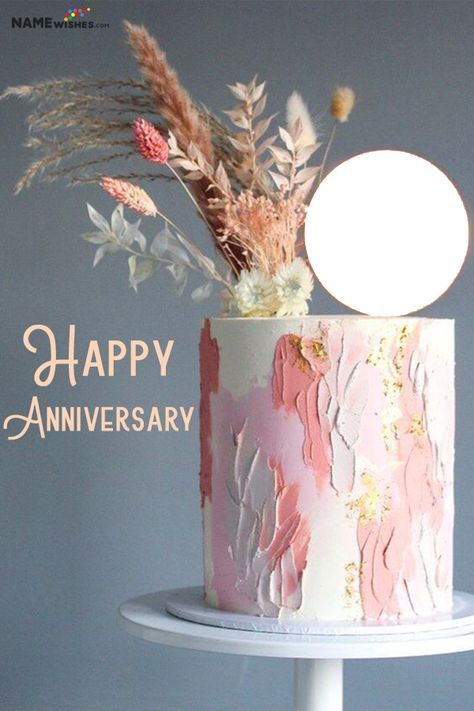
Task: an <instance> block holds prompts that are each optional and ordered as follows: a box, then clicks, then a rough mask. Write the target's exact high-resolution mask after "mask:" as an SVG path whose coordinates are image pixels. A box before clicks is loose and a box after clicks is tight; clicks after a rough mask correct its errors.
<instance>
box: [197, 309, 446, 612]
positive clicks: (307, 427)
mask: <svg viewBox="0 0 474 711" xmlns="http://www.w3.org/2000/svg"><path fill="white" fill-rule="evenodd" d="M200 356H201V413H200V414H201V474H200V484H201V499H202V507H203V522H204V568H205V595H206V600H207V602H208V603H209V604H210V605H212V606H214V607H218V608H220V609H223V610H228V611H234V612H240V613H247V614H249V615H264V616H268V617H280V618H300V619H312V620H361V619H364V620H387V619H408V618H413V617H417V616H428V615H432V614H434V613H436V612H440V611H448V610H449V609H450V608H451V605H452V548H453V542H452V534H453V519H454V504H453V460H454V321H452V320H447V319H442V320H440V319H426V318H391V319H381V318H369V317H362V316H360V317H359V316H335V317H329V316H306V317H301V318H268V319H252V318H236V319H232V318H226V319H211V320H208V321H206V322H205V324H204V327H203V330H202V335H201V345H200Z"/></svg>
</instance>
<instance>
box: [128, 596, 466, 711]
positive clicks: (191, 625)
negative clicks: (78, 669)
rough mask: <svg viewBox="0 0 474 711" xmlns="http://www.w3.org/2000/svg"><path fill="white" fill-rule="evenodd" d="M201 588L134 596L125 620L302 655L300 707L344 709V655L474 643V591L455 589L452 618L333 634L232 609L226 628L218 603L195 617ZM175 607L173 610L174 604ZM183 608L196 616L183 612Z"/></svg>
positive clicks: (201, 642)
mask: <svg viewBox="0 0 474 711" xmlns="http://www.w3.org/2000/svg"><path fill="white" fill-rule="evenodd" d="M198 590H199V588H181V589H178V590H164V591H162V592H157V593H149V594H148V595H142V596H141V597H136V598H134V599H132V600H128V601H127V602H124V603H123V604H122V605H120V608H119V621H120V624H121V625H122V626H123V627H124V628H125V630H126V631H127V632H129V633H130V634H132V635H134V636H135V637H140V638H141V639H144V640H146V641H147V642H158V643H160V644H166V645H169V646H172V647H184V648H186V649H195V650H198V651H203V652H220V653H223V654H244V655H254V656H261V657H283V658H290V659H294V660H295V706H294V708H295V711H342V704H343V701H342V699H343V677H342V668H343V660H344V659H381V658H389V657H419V656H428V655H435V654H453V653H455V652H467V651H471V650H474V595H469V594H468V593H459V592H456V593H455V594H454V601H455V605H454V610H455V612H454V614H453V615H452V616H451V621H450V620H449V616H446V615H444V616H441V617H440V618H433V619H432V620H428V621H424V622H422V623H421V625H419V623H416V624H408V625H392V626H385V625H384V627H383V631H381V626H373V625H372V626H370V625H369V626H367V629H366V630H365V629H361V626H360V625H357V626H351V623H349V625H348V626H347V628H346V629H347V631H346V633H344V634H341V632H340V631H339V632H338V633H337V634H333V633H331V630H330V628H329V627H328V625H327V624H326V625H322V627H321V631H320V632H319V634H315V633H313V632H312V633H311V634H307V633H305V634H302V633H301V631H300V632H299V633H292V634H288V633H286V632H280V631H273V632H262V631H249V630H242V629H236V627H235V625H236V619H235V618H236V617H237V618H238V617H240V616H235V615H232V614H229V615H228V617H229V624H230V627H225V626H223V625H224V623H225V620H226V616H227V613H222V612H216V611H214V610H208V611H207V612H208V614H209V619H208V620H207V621H206V622H204V619H202V621H201V622H191V621H189V617H190V614H191V615H192V614H199V615H203V614H204V615H205V614H206V609H205V606H204V605H201V606H200V605H199V603H197V601H196V594H197V591H198ZM168 606H169V607H171V608H172V609H173V615H172V614H170V613H169V612H168V611H167V608H168ZM190 611H191V613H190ZM177 614H180V615H183V616H186V617H187V618H188V619H180V618H178V617H176V615H177ZM254 619H256V618H254ZM237 623H238V620H237ZM342 627H344V625H342ZM312 629H315V626H314V623H313V625H312ZM337 629H338V630H340V629H341V626H339V625H338V626H337Z"/></svg>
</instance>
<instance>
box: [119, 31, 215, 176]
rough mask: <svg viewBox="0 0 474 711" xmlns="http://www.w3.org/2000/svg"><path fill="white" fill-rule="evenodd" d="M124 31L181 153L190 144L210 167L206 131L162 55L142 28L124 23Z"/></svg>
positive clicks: (158, 110) (154, 41)
mask: <svg viewBox="0 0 474 711" xmlns="http://www.w3.org/2000/svg"><path fill="white" fill-rule="evenodd" d="M124 27H125V30H126V32H127V35H128V41H129V44H130V45H131V47H132V49H133V53H134V55H135V58H136V60H137V62H138V64H139V66H140V69H141V72H142V75H143V78H144V80H145V82H146V84H147V86H148V89H149V91H150V93H151V95H152V98H153V100H154V102H155V105H156V110H157V112H158V113H159V114H161V115H162V116H163V118H164V119H165V120H166V122H167V124H168V126H169V128H170V129H171V130H172V131H173V133H174V135H175V136H176V140H177V141H178V144H179V146H180V147H181V148H182V149H183V150H186V149H187V147H188V146H189V144H190V143H194V144H195V145H196V146H197V147H198V148H199V150H200V151H201V153H202V154H203V156H204V157H205V158H206V160H207V161H208V163H210V164H211V165H212V164H213V149H212V141H211V132H210V130H209V127H208V126H207V125H206V124H205V123H204V122H203V121H202V120H201V118H200V116H199V114H198V112H197V111H196V109H195V108H194V105H193V102H192V101H191V98H190V96H189V94H188V93H187V92H186V91H185V89H183V87H182V86H181V84H180V82H179V79H178V76H177V74H176V72H175V71H174V70H173V69H172V68H171V67H170V65H169V64H168V62H167V60H166V55H165V53H164V52H163V51H162V50H161V49H160V47H159V46H158V43H157V42H156V40H155V39H154V38H153V37H152V36H151V35H150V34H149V33H148V31H147V30H146V29H145V27H143V26H140V25H134V24H132V23H131V22H127V21H126V22H124Z"/></svg>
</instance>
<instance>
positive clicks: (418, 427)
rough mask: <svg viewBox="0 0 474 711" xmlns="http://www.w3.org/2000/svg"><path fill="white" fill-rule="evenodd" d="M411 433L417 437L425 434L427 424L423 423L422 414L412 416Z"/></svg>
mask: <svg viewBox="0 0 474 711" xmlns="http://www.w3.org/2000/svg"><path fill="white" fill-rule="evenodd" d="M409 431H410V434H412V435H414V436H415V437H422V436H423V435H424V434H425V426H424V424H423V416H422V415H413V417H412V418H411V427H410V430H409Z"/></svg>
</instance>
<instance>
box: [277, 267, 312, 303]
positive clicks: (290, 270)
mask: <svg viewBox="0 0 474 711" xmlns="http://www.w3.org/2000/svg"><path fill="white" fill-rule="evenodd" d="M273 283H274V285H275V292H276V296H277V298H278V302H279V307H278V310H277V313H276V315H277V316H304V315H305V314H307V313H308V299H310V298H311V292H312V291H313V276H312V274H311V270H310V269H309V267H308V265H307V264H306V263H305V261H304V260H303V259H301V257H297V258H296V259H295V260H293V262H291V264H284V265H283V266H281V267H280V269H279V270H278V271H277V273H276V274H275V276H274V277H273Z"/></svg>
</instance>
